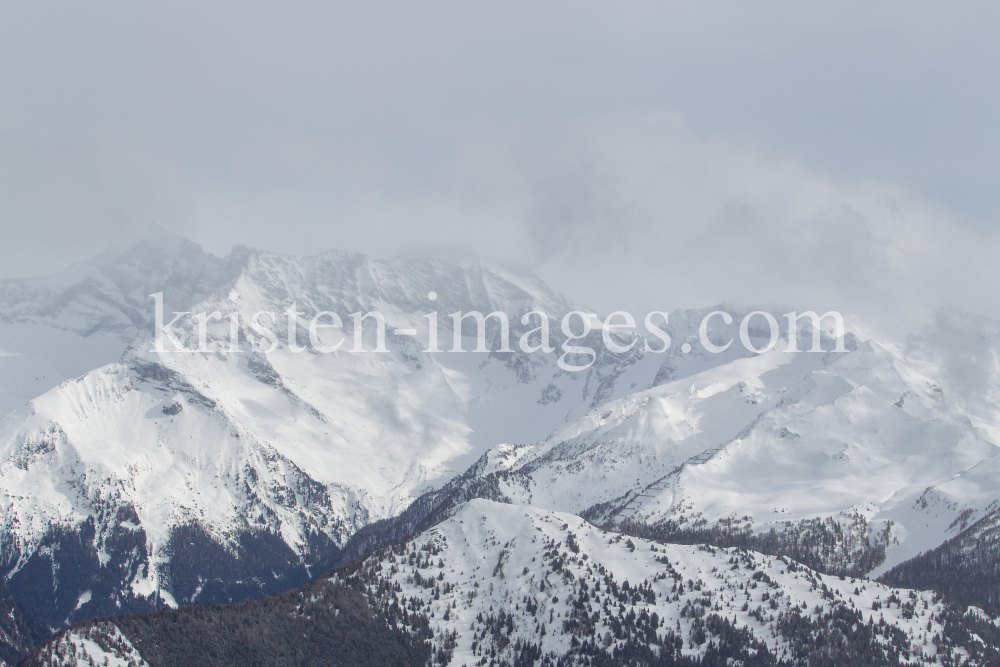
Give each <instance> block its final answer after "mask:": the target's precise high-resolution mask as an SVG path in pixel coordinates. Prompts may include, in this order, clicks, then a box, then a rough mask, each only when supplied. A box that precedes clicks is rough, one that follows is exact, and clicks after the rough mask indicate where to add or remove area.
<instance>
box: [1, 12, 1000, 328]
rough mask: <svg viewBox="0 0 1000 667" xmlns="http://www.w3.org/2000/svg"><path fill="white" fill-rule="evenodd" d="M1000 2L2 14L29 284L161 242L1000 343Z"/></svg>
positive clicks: (13, 251)
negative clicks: (426, 263)
mask: <svg viewBox="0 0 1000 667" xmlns="http://www.w3.org/2000/svg"><path fill="white" fill-rule="evenodd" d="M997 26H1000V4H997V3H995V2H993V3H986V2H965V3H941V2H938V3H933V4H932V3H923V2H914V1H912V0H908V1H906V2H878V3H872V2H845V1H843V0H841V1H838V2H825V3H803V2H753V3H750V2H739V3H736V2H711V3H706V2H690V3H676V2H675V3H662V2H655V3H654V2H648V3H647V2H631V3H609V2H603V3H585V2H558V3H556V2H525V3H521V2H504V3H499V2H470V1H466V2H450V3H439V2H405V3H404V2H398V3H357V2H354V3H342V4H334V3H329V2H322V3H319V2H317V3H305V2H294V3H245V2H240V3H236V2H233V3H223V2H176V1H173V2H170V3H166V2H161V3H154V2H99V1H93V2H85V3H84V2H79V3H43V2H32V3H28V2H26V3H3V5H2V6H0V238H2V245H0V263H2V265H0V277H11V276H20V275H26V274H45V273H52V272H54V271H56V270H59V269H60V268H63V267H64V266H66V265H67V264H68V263H70V262H71V261H74V260H77V259H82V258H85V257H87V256H89V255H91V254H93V253H96V252H98V251H100V250H102V249H104V248H105V247H107V246H108V245H110V244H115V243H120V242H121V241H122V239H126V238H130V237H131V236H132V235H134V234H135V233H137V230H140V229H144V228H146V227H147V226H148V225H150V224H158V225H161V226H163V227H165V228H168V229H171V230H174V231H175V232H177V233H178V234H182V235H185V236H188V237H190V238H192V239H193V240H195V241H197V242H199V243H201V244H202V245H203V246H204V247H205V248H206V249H207V250H209V251H211V252H213V253H216V254H219V255H224V254H225V253H227V252H228V251H229V249H230V248H231V247H232V245H234V244H236V243H246V244H249V245H252V246H255V247H258V248H261V249H268V250H274V251H279V252H289V253H313V252H317V251H319V250H322V249H327V248H343V249H350V250H360V251H364V252H372V253H378V254H385V255H392V254H394V253H396V252H400V251H404V250H406V249H408V248H411V247H413V246H416V245H422V246H452V245H463V246H469V247H471V248H475V249H478V250H479V251H480V252H481V253H484V254H488V255H492V256H496V257H498V258H500V259H503V260H505V261H514V262H518V263H521V264H523V265H525V266H527V267H529V268H531V269H533V270H535V271H537V272H538V273H539V274H541V275H542V276H543V277H545V278H546V279H548V280H549V281H550V282H551V283H552V284H553V285H554V286H555V287H556V288H557V289H560V290H561V291H563V292H565V293H567V294H568V295H569V296H571V297H572V298H574V299H576V300H578V301H580V302H583V303H586V304H588V305H591V306H593V307H597V308H600V309H603V310H605V311H608V310H612V309H617V308H629V309H635V310H641V309H643V308H653V307H655V308H657V309H669V308H674V307H687V306H703V305H708V304H711V303H715V302H718V301H730V302H739V303H747V304H753V303H761V304H765V303H766V304H774V305H786V304H787V305H789V306H792V307H798V308H800V309H803V308H828V307H837V308H840V309H843V310H845V311H847V312H852V313H858V314H859V315H860V316H862V317H865V318H869V319H877V318H883V319H892V320H895V319H896V318H899V317H904V318H905V317H910V316H916V315H920V314H922V313H925V312H927V311H928V310H929V309H931V308H934V307H937V306H939V305H942V304H953V305H957V306H959V307H962V308H969V309H973V310H977V311H979V312H983V313H986V314H992V315H994V316H1000V281H998V280H997V279H996V271H995V269H994V266H995V262H996V258H997V257H998V256H1000V254H998V251H1000V241H998V225H997V223H998V222H1000V131H998V127H997V125H998V121H1000V39H998V38H997V37H998V32H997Z"/></svg>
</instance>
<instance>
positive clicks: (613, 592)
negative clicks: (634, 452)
mask: <svg viewBox="0 0 1000 667" xmlns="http://www.w3.org/2000/svg"><path fill="white" fill-rule="evenodd" d="M345 589H346V590H353V591H358V592H361V593H362V594H363V595H364V596H365V598H366V600H367V603H368V608H369V609H371V612H370V613H371V615H372V616H374V617H375V618H378V619H385V620H386V621H388V624H389V627H390V628H391V629H393V630H396V631H402V632H406V633H409V634H411V635H413V636H415V638H418V639H425V640H429V643H430V646H429V651H427V656H426V657H427V658H428V661H427V662H428V664H441V665H456V666H457V665H487V664H493V665H517V664H542V665H546V664H548V665H557V664H558V665H594V664H597V665H646V664H663V665H684V666H691V667H693V666H694V665H697V664H739V665H761V666H765V665H775V666H776V665H815V664H838V665H847V664H851V665H854V664H870V665H882V664H885V665H890V664H914V665H915V664H922V665H950V664H956V663H955V660H956V659H958V660H962V659H965V658H969V657H970V656H971V655H974V654H976V653H978V651H979V650H981V649H982V642H984V641H987V640H983V639H976V638H973V637H971V636H969V635H968V634H966V636H965V637H964V640H965V641H964V643H959V642H956V641H955V635H956V634H957V633H956V632H954V627H953V626H954V625H955V623H954V620H955V619H954V617H953V616H952V615H951V614H950V612H951V611H952V610H951V609H949V607H948V606H947V605H946V604H944V603H942V602H941V601H940V599H938V598H937V597H936V596H935V595H933V594H931V593H927V592H920V591H911V590H906V589H899V588H891V587H888V586H884V585H882V584H878V583H875V582H872V581H864V580H858V579H851V578H840V577H834V576H825V575H823V574H822V573H818V572H814V571H812V570H810V569H809V568H806V567H803V566H801V565H798V564H796V563H795V562H794V561H791V560H789V559H786V558H775V557H772V556H767V555H764V554H760V553H756V552H753V551H747V550H744V549H738V548H732V549H726V548H712V547H708V546H683V545H674V544H660V543H656V542H649V541H646V540H642V539H639V538H629V537H627V536H624V535H621V534H619V533H613V532H607V531H604V530H600V529H598V528H596V527H594V526H593V525H592V524H590V523H588V522H586V521H583V520H582V519H580V518H579V517H578V516H575V515H572V514H565V513H560V512H553V511H551V510H541V509H538V508H533V507H526V506H514V505H506V504H498V503H494V502H491V501H486V500H474V501H471V502H469V503H467V504H465V505H464V506H463V507H462V509H461V510H460V511H459V512H457V513H456V514H455V515H454V516H453V517H451V518H450V519H448V520H446V521H444V522H442V523H441V524H439V525H437V526H435V527H434V528H432V529H430V530H428V531H425V532H423V533H420V534H417V535H414V536H412V538H411V539H409V540H406V541H404V542H399V543H396V544H393V545H391V546H390V547H386V548H382V549H379V550H378V552H377V553H376V554H373V555H372V556H370V557H369V558H367V559H365V560H364V561H362V562H359V563H357V564H354V565H352V566H349V567H347V568H343V569H340V570H338V571H336V572H334V573H333V574H332V575H331V576H330V577H328V578H323V579H321V580H319V581H318V582H316V583H315V584H313V585H312V586H310V587H308V588H307V589H305V590H303V591H296V592H294V593H293V594H291V595H286V596H284V598H283V599H280V600H278V599H273V598H272V599H271V600H273V601H272V602H268V601H265V602H264V603H262V604H260V605H258V607H257V608H256V609H254V610H253V611H251V612H250V613H244V614H241V615H239V616H238V618H240V619H241V620H242V623H243V624H244V625H247V624H250V625H251V626H252V624H256V623H258V622H259V621H258V620H257V619H258V618H260V617H261V616H263V617H265V618H268V619H270V618H272V616H273V615H274V614H272V613H271V611H270V608H271V607H272V606H275V607H277V606H281V607H282V608H283V609H285V610H286V612H285V613H284V614H283V618H282V619H281V620H280V621H279V620H277V619H275V620H274V621H271V623H272V624H275V625H277V624H281V625H292V624H295V625H296V627H297V628H300V629H299V631H297V632H295V633H294V634H293V633H291V632H288V633H285V634H284V635H283V636H282V637H281V638H280V639H279V640H278V641H271V642H270V643H269V644H268V646H269V648H270V651H269V654H268V655H269V657H270V658H271V660H270V661H264V660H259V659H254V658H255V655H254V653H253V652H252V651H242V652H240V651H238V649H235V647H233V646H231V641H230V640H229V639H228V638H225V637H218V634H219V630H218V629H217V628H218V626H219V625H221V624H222V623H225V622H226V621H225V620H223V619H224V617H223V618H220V617H221V616H223V615H222V614H220V613H219V612H217V611H216V612H214V613H212V612H209V613H203V614H201V618H199V617H195V616H194V615H193V614H188V615H180V614H177V615H176V616H175V617H174V618H173V619H163V620H165V621H166V622H165V623H162V622H161V623H157V621H159V620H160V619H150V621H152V622H149V621H147V622H145V623H131V622H126V623H119V624H116V623H115V622H114V621H101V622H99V623H96V624H86V625H82V626H78V627H76V628H74V629H72V630H69V631H66V632H64V633H62V634H61V635H59V636H58V637H57V638H56V639H55V640H53V641H51V642H49V643H47V644H46V645H44V646H43V647H41V650H39V651H38V652H37V653H36V655H35V656H33V657H32V659H31V660H30V661H29V663H28V664H30V665H47V666H59V667H63V666H66V667H69V666H74V667H75V666H76V665H81V664H89V662H93V664H121V665H126V664H131V665H147V664H177V663H168V662H167V661H165V660H164V659H163V658H164V657H165V654H166V655H175V656H176V655H178V654H181V653H182V649H180V647H178V646H177V644H178V641H177V638H176V637H172V636H170V635H174V634H176V632H173V633H169V634H168V633H167V632H166V631H165V628H164V627H163V626H167V627H169V626H173V627H178V625H181V624H180V623H179V621H180V622H182V623H183V624H182V625H181V627H184V628H185V630H184V640H185V642H191V643H192V644H193V645H194V646H200V645H202V644H203V643H204V642H205V640H206V638H208V637H209V636H211V634H213V633H214V634H215V635H216V637H217V638H216V639H215V642H214V645H213V649H212V650H213V652H214V651H218V654H219V655H220V656H234V657H235V656H237V655H239V656H240V657H241V658H242V660H241V664H285V661H286V660H287V661H288V662H290V661H291V657H292V655H294V654H296V653H297V655H298V656H299V658H300V660H301V661H302V662H306V661H307V660H308V658H307V657H306V656H308V655H312V654H314V650H315V649H313V650H310V649H311V648H312V643H313V642H315V641H316V639H314V637H316V636H329V635H335V634H336V633H337V630H336V629H335V628H330V629H329V630H327V631H325V632H324V631H323V630H322V629H321V628H319V627H316V626H315V625H314V624H313V623H314V622H315V623H317V624H318V623H329V621H328V620H327V619H326V618H324V617H323V614H324V612H326V611H327V610H329V609H332V610H335V612H336V615H337V617H339V616H340V615H341V614H343V615H345V616H346V615H347V614H349V613H351V609H350V607H349V605H347V604H345V600H344V595H343V591H344V590H345ZM213 611H214V610H213ZM234 612H235V614H240V612H239V610H233V611H232V612H231V611H228V610H227V612H226V615H230V614H233V613H234ZM974 613H976V612H974ZM980 613H981V612H980ZM185 616H188V617H189V618H185ZM313 617H315V621H313ZM321 618H322V619H323V620H322V621H321V620H320V619H321ZM973 620H975V619H973ZM156 625H160V629H155V627H156ZM330 625H331V626H332V623H331V624H330ZM151 626H153V627H152V628H151ZM985 628H986V629H989V628H990V625H989V622H988V621H986V625H985ZM151 630H152V631H151ZM260 631H261V633H264V634H267V633H271V632H273V629H272V628H270V627H268V628H263V627H261V628H260ZM994 634H996V633H995V628H994ZM988 639H992V637H989V638H988ZM253 641H255V643H258V642H257V641H256V640H253ZM260 643H262V642H260ZM343 644H344V645H345V648H343V649H341V650H349V648H348V647H350V646H351V642H348V641H344V642H343ZM289 645H290V646H289ZM168 652H169V653H168ZM338 652H339V651H338ZM286 656H287V657H286ZM147 657H148V658H149V659H150V662H147ZM323 657H324V659H325V660H329V661H334V660H336V659H337V655H336V653H334V654H330V653H328V654H326V655H324V656H323ZM154 658H160V660H159V662H156V661H155V660H154ZM203 663H204V664H235V663H234V662H224V661H222V660H217V661H215V662H214V663H212V662H210V661H203ZM337 664H340V663H337ZM353 664H412V663H410V662H409V661H403V660H398V659H397V660H391V659H390V658H389V656H382V659H381V660H380V659H378V658H373V659H372V660H371V661H370V662H362V661H361V660H356V661H355V662H354V663H353ZM970 664H981V663H980V662H978V661H977V660H973V662H972V663H970Z"/></svg>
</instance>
